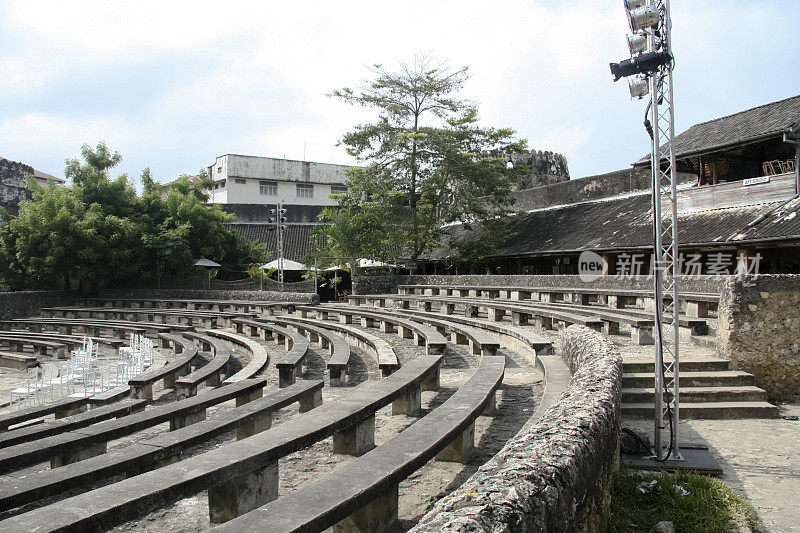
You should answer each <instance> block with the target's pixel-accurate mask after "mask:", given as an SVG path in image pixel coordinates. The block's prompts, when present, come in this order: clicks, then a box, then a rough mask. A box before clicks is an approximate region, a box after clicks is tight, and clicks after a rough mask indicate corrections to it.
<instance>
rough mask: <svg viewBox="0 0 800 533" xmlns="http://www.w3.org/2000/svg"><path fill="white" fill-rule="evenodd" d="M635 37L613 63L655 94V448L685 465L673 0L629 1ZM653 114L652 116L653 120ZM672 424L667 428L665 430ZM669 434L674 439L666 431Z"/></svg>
mask: <svg viewBox="0 0 800 533" xmlns="http://www.w3.org/2000/svg"><path fill="white" fill-rule="evenodd" d="M625 10H626V13H627V16H628V23H629V24H630V27H631V30H632V31H633V32H634V34H633V35H629V36H628V47H629V49H630V52H631V56H632V57H631V59H628V60H626V61H622V62H620V63H612V64H611V65H610V66H611V73H612V75H613V76H614V78H615V79H614V81H617V80H619V79H620V78H623V77H629V76H630V77H631V78H630V79H629V80H628V88H629V90H630V93H631V98H639V99H641V98H643V97H644V96H645V95H647V94H648V93H649V94H650V104H649V106H648V110H649V111H648V112H646V113H645V129H646V130H647V133H648V134H649V136H650V140H651V150H650V166H651V180H652V201H653V251H654V255H653V264H652V271H653V280H654V283H653V290H654V298H655V304H656V305H655V312H654V316H653V329H654V332H655V380H654V393H655V394H654V406H653V407H654V420H653V423H654V431H653V435H654V439H653V440H654V447H655V454H656V457H657V458H658V459H659V460H661V461H666V460H682V457H681V454H680V448H679V445H680V439H679V435H678V422H679V420H680V411H679V353H678V352H679V340H680V335H679V331H678V312H679V310H680V308H679V302H680V298H679V292H678V278H679V277H680V256H679V255H678V208H677V199H676V196H677V195H676V185H677V172H676V170H677V167H676V164H675V152H674V145H675V107H674V101H673V94H672V89H673V86H672V70H673V68H674V57H673V55H672V40H671V38H672V21H671V19H670V9H669V0H625ZM648 115H649V116H648ZM665 424H668V425H665ZM665 429H669V433H670V435H669V438H668V439H667V440H666V442H665V440H664V437H663V432H664V430H665Z"/></svg>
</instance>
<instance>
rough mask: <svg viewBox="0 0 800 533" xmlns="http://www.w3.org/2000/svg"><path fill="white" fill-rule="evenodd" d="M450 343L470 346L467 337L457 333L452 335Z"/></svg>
mask: <svg viewBox="0 0 800 533" xmlns="http://www.w3.org/2000/svg"><path fill="white" fill-rule="evenodd" d="M450 342H452V343H453V344H469V341H468V340H467V336H466V335H464V334H463V333H459V332H457V331H454V332H452V333H451V334H450Z"/></svg>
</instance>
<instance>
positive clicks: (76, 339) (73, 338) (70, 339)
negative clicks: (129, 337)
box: [0, 330, 125, 348]
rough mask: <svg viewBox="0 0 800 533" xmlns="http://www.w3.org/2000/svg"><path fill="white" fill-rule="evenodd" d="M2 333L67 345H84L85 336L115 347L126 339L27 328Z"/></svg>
mask: <svg viewBox="0 0 800 533" xmlns="http://www.w3.org/2000/svg"><path fill="white" fill-rule="evenodd" d="M0 335H2V336H4V337H9V336H15V337H25V338H28V339H42V340H48V341H54V342H63V343H64V344H66V345H67V346H83V343H84V337H86V338H88V339H91V340H92V342H93V343H95V344H106V345H109V346H112V347H114V348H119V347H120V346H122V345H123V344H125V341H124V340H122V339H112V338H109V337H92V336H89V335H62V334H60V333H52V332H46V333H37V332H35V331H25V330H8V331H2V332H0Z"/></svg>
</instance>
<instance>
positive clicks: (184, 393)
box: [175, 331, 231, 398]
mask: <svg viewBox="0 0 800 533" xmlns="http://www.w3.org/2000/svg"><path fill="white" fill-rule="evenodd" d="M183 337H185V338H187V339H192V340H193V341H196V342H199V343H200V347H202V348H203V350H204V351H205V352H206V353H210V354H211V355H212V356H213V358H212V359H211V361H209V362H208V363H206V364H205V365H203V366H202V367H200V368H198V369H197V370H195V371H194V372H192V373H190V374H187V375H185V376H183V377H182V378H179V379H176V380H175V391H176V392H177V393H178V398H188V397H190V396H194V395H195V394H197V387H198V386H199V385H200V384H201V383H203V382H205V384H206V385H207V386H209V387H217V386H219V384H220V381H221V380H220V376H221V374H222V373H223V372H224V370H225V367H226V365H227V364H228V361H229V360H230V358H231V350H230V348H228V347H227V346H226V345H225V344H224V343H222V342H220V341H218V340H217V339H215V338H213V337H209V336H208V335H204V334H202V333H195V332H188V331H187V332H184V333H183Z"/></svg>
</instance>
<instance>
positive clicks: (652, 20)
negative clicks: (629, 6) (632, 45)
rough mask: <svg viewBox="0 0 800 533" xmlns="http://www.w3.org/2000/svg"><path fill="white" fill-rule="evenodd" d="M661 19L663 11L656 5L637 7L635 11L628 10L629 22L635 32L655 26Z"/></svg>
mask: <svg viewBox="0 0 800 533" xmlns="http://www.w3.org/2000/svg"><path fill="white" fill-rule="evenodd" d="M660 20H661V12H660V11H659V10H658V7H656V6H643V7H637V8H636V9H634V10H633V11H628V24H629V25H630V27H631V31H634V32H637V31H641V30H646V29H647V28H653V27H655V26H657V25H658V22H659V21H660Z"/></svg>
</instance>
